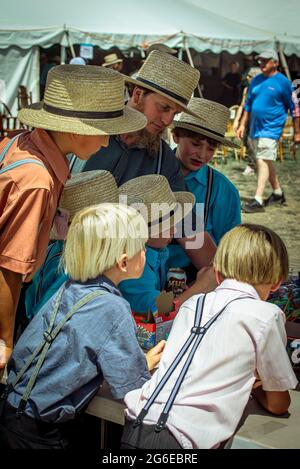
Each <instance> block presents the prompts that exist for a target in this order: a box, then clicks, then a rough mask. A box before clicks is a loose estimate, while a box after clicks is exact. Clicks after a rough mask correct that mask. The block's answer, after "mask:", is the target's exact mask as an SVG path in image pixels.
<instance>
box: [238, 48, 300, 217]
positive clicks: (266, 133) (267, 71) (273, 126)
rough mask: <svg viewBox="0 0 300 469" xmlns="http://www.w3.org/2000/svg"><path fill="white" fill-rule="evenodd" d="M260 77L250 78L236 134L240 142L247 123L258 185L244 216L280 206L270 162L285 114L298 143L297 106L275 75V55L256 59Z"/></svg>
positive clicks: (289, 90) (280, 77)
mask: <svg viewBox="0 0 300 469" xmlns="http://www.w3.org/2000/svg"><path fill="white" fill-rule="evenodd" d="M257 59H258V63H259V66H260V69H261V71H262V73H261V74H259V75H257V76H256V77H255V78H253V80H252V82H251V84H250V87H249V91H248V96H247V101H246V104H245V109H244V114H243V118H242V120H241V125H240V127H239V129H238V131H237V135H238V137H239V138H241V139H242V138H243V137H244V134H245V129H246V126H247V123H248V122H249V123H250V132H249V137H250V139H251V145H252V146H253V149H254V152H255V156H256V160H257V173H258V181H257V187H256V194H255V197H254V199H253V200H252V201H251V202H249V203H247V204H245V205H244V206H243V210H244V212H247V213H253V212H264V210H265V209H264V206H265V205H271V204H274V203H281V204H282V203H284V202H285V196H284V193H283V192H282V188H281V186H280V183H279V180H278V176H277V174H276V171H275V167H274V164H273V161H275V160H276V157H277V142H278V140H279V138H280V135H281V133H282V130H283V127H284V125H285V122H286V118H287V112H288V111H290V114H291V116H292V117H293V118H294V141H295V143H299V142H300V125H299V115H300V114H299V106H298V103H297V100H296V99H295V95H293V87H292V83H291V82H290V81H289V80H288V79H287V78H286V77H285V76H284V75H282V73H280V72H278V70H277V68H278V64H279V59H278V54H277V52H276V51H274V50H265V51H264V52H262V53H261V54H260V55H259V56H257ZM268 181H269V182H270V184H271V186H272V190H273V192H272V194H271V195H270V197H268V199H266V201H265V202H264V201H263V193H264V190H265V186H266V184H267V182H268Z"/></svg>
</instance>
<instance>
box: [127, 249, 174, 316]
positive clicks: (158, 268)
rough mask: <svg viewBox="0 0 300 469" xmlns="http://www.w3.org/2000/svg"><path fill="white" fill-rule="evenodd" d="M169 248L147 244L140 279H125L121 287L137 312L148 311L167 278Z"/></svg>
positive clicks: (163, 287) (133, 309)
mask: <svg viewBox="0 0 300 469" xmlns="http://www.w3.org/2000/svg"><path fill="white" fill-rule="evenodd" d="M168 256H169V251H168V248H163V249H154V248H150V247H148V246H147V249H146V263H145V268H144V272H143V275H142V276H141V277H140V278H138V279H131V280H123V282H121V283H120V284H119V286H118V287H119V289H120V291H121V293H122V295H123V296H124V298H125V299H126V300H127V301H128V303H129V304H130V306H131V309H132V311H134V312H136V313H147V312H148V311H149V309H150V308H151V306H152V305H153V303H155V300H156V298H157V297H158V296H159V295H160V292H161V290H163V289H165V286H166V280H167V268H166V262H167V259H168Z"/></svg>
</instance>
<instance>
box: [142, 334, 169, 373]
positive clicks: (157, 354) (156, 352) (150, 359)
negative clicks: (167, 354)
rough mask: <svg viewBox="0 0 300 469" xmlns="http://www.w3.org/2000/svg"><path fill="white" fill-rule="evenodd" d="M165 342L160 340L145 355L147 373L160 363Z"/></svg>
mask: <svg viewBox="0 0 300 469" xmlns="http://www.w3.org/2000/svg"><path fill="white" fill-rule="evenodd" d="M165 345H166V341H165V340H161V341H160V342H159V343H158V344H157V345H155V347H153V348H152V349H151V350H149V352H147V353H146V360H147V364H148V368H149V371H152V370H153V369H154V368H155V367H156V366H157V365H158V364H159V362H160V358H161V354H162V352H163V349H164V348H165Z"/></svg>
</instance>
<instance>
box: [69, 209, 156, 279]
mask: <svg viewBox="0 0 300 469" xmlns="http://www.w3.org/2000/svg"><path fill="white" fill-rule="evenodd" d="M147 233H148V227H147V224H146V222H145V221H144V219H143V217H142V216H141V215H140V214H139V213H138V212H137V211H136V210H135V209H134V208H132V207H128V206H126V205H122V204H110V203H106V204H99V205H94V206H91V207H88V208H86V209H83V210H81V211H80V212H78V213H77V214H76V215H75V216H74V218H73V221H72V223H71V225H70V228H69V231H68V236H67V239H66V243H65V248H64V253H63V264H64V267H65V272H66V273H67V274H68V275H69V276H70V277H71V278H72V279H73V280H77V281H81V282H85V281H86V280H88V279H93V278H96V277H97V276H98V275H101V274H103V272H105V271H106V270H108V269H110V268H111V267H113V266H114V265H116V264H117V262H118V261H119V260H120V258H121V256H122V255H123V254H127V255H128V258H129V259H130V258H132V257H133V256H135V254H137V253H138V252H140V251H141V250H142V249H144V247H145V243H146V241H147V236H148V235H147Z"/></svg>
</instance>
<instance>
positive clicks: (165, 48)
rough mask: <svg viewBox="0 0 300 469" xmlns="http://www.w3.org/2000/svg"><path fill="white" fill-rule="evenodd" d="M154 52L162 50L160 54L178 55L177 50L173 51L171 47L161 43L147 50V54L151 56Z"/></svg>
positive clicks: (156, 43)
mask: <svg viewBox="0 0 300 469" xmlns="http://www.w3.org/2000/svg"><path fill="white" fill-rule="evenodd" d="M153 50H160V52H164V53H165V54H171V55H176V54H177V50H176V49H172V48H171V47H169V46H167V45H166V44H163V43H161V42H155V43H154V44H151V46H149V47H148V49H147V50H146V54H147V55H149V54H150V52H152V51H153Z"/></svg>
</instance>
